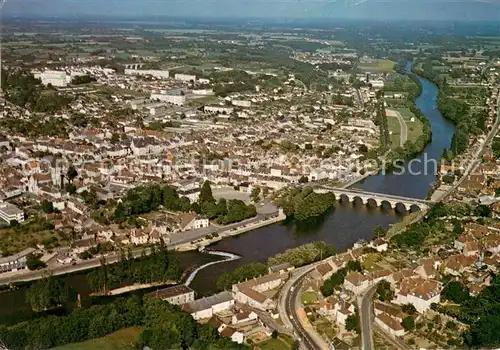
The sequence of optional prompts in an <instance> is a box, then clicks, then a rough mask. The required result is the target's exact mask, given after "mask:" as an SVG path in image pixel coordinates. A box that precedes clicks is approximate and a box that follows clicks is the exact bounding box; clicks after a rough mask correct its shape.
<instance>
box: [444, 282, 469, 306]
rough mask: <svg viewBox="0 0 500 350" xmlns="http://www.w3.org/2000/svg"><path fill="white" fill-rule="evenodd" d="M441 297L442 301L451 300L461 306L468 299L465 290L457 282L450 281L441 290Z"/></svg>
mask: <svg viewBox="0 0 500 350" xmlns="http://www.w3.org/2000/svg"><path fill="white" fill-rule="evenodd" d="M441 295H442V297H443V299H447V300H451V301H453V302H455V303H457V304H462V303H463V302H465V301H467V300H469V298H470V295H469V291H468V290H467V288H465V287H464V286H463V285H462V284H461V283H460V282H458V281H451V282H449V283H447V284H446V285H445V287H444V288H443V291H442V292H441Z"/></svg>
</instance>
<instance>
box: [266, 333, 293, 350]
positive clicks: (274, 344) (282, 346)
mask: <svg viewBox="0 0 500 350" xmlns="http://www.w3.org/2000/svg"><path fill="white" fill-rule="evenodd" d="M292 346H293V339H292V338H291V337H289V336H287V335H283V334H280V335H279V336H278V338H276V339H269V340H266V341H265V342H263V343H260V344H258V347H259V348H260V349H261V350H287V349H292Z"/></svg>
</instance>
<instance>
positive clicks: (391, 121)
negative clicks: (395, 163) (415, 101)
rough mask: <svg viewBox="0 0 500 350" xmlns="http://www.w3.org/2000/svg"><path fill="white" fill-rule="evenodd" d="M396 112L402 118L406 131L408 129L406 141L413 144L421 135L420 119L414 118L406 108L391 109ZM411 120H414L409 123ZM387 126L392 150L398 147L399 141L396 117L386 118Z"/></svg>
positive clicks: (399, 131)
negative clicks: (390, 132)
mask: <svg viewBox="0 0 500 350" xmlns="http://www.w3.org/2000/svg"><path fill="white" fill-rule="evenodd" d="M393 109H394V110H396V111H398V112H399V113H400V114H401V116H402V117H403V119H404V121H405V123H406V126H407V129H408V141H410V142H415V141H417V139H418V138H419V137H420V135H422V122H421V121H420V119H418V118H416V117H415V115H414V114H413V113H412V112H411V111H410V110H409V109H408V108H393ZM411 118H414V119H413V121H411ZM387 126H388V127H389V131H392V135H390V140H391V145H392V147H393V148H395V147H398V146H399V140H400V137H401V125H400V124H399V121H398V119H397V118H396V117H392V116H388V117H387Z"/></svg>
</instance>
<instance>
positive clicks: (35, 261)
mask: <svg viewBox="0 0 500 350" xmlns="http://www.w3.org/2000/svg"><path fill="white" fill-rule="evenodd" d="M46 266H47V265H46V264H45V263H44V262H43V261H41V260H40V255H35V254H28V256H27V257H26V267H27V268H28V269H29V270H31V271H33V270H39V269H43V268H44V267H46Z"/></svg>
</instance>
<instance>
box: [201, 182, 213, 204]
mask: <svg viewBox="0 0 500 350" xmlns="http://www.w3.org/2000/svg"><path fill="white" fill-rule="evenodd" d="M198 202H199V203H200V205H202V204H203V203H205V202H210V203H215V198H214V196H213V195H212V188H211V187H210V182H209V181H208V180H207V181H205V182H204V183H203V185H202V186H201V190H200V195H199V197H198Z"/></svg>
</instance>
